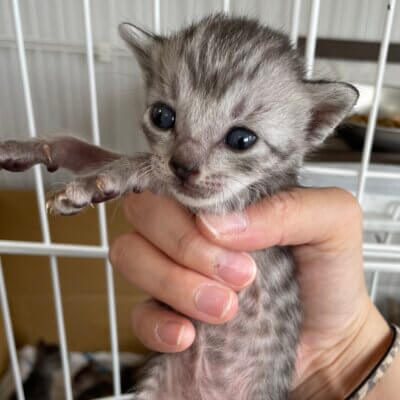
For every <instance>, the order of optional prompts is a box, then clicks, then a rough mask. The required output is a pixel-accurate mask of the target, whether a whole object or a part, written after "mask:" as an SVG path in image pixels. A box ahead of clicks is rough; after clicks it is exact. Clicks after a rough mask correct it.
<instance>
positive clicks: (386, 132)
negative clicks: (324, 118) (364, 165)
mask: <svg viewBox="0 0 400 400" xmlns="http://www.w3.org/2000/svg"><path fill="white" fill-rule="evenodd" d="M353 84H354V86H356V88H357V89H358V90H359V92H360V97H359V99H358V101H357V104H356V105H355V107H354V109H353V111H354V112H353V115H352V116H350V117H349V118H348V119H347V120H345V121H344V122H343V123H342V124H341V125H340V126H339V127H338V128H337V132H338V133H339V135H340V136H341V137H342V138H343V139H344V140H345V141H346V142H347V143H348V144H349V145H350V146H351V147H352V148H353V149H354V150H362V147H363V144H364V139H365V136H366V132H367V125H368V117H367V118H365V117H364V118H363V117H362V116H363V115H366V116H368V115H369V112H370V110H371V107H372V102H373V99H374V91H375V88H374V86H373V85H368V84H361V83H353ZM356 114H358V117H356V116H355V115H356ZM390 120H392V123H391V124H389V123H388V122H389V121H390ZM377 122H378V123H377V125H376V128H375V134H374V144H373V150H374V151H383V152H389V153H394V152H400V127H398V123H399V122H400V88H397V87H389V86H384V87H383V88H382V94H381V100H380V103H379V108H378V121H377ZM388 125H390V126H388Z"/></svg>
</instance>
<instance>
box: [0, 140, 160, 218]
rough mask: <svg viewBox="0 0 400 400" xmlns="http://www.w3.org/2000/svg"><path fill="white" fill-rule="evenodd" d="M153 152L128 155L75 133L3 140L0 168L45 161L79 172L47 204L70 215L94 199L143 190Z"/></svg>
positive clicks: (20, 168)
mask: <svg viewBox="0 0 400 400" xmlns="http://www.w3.org/2000/svg"><path fill="white" fill-rule="evenodd" d="M151 157H154V156H152V155H150V154H140V155H137V156H135V157H127V156H123V155H121V154H117V153H113V152H111V151H108V150H105V149H103V148H101V147H98V146H93V145H91V144H89V143H86V142H84V141H82V140H79V139H76V138H74V137H57V138H54V139H50V140H44V139H31V140H26V141H15V140H8V141H5V142H0V169H2V168H4V169H6V170H9V171H14V172H20V171H25V170H27V169H29V168H31V167H32V166H33V165H36V164H44V165H45V166H46V167H47V169H48V171H50V172H53V171H56V170H57V169H58V168H64V169H67V170H69V171H72V172H74V173H76V174H79V175H84V174H86V175H84V176H80V177H78V178H76V179H75V180H73V181H72V182H70V183H68V184H67V185H65V187H64V188H63V189H61V190H58V191H56V192H53V193H51V194H50V198H49V200H48V202H47V208H48V210H49V211H50V212H52V213H54V214H62V215H71V214H76V213H78V212H79V211H81V210H82V209H83V208H84V207H86V206H87V205H89V204H91V203H99V202H103V201H107V200H109V199H112V198H115V197H117V196H120V195H122V194H123V193H125V192H128V191H130V190H136V191H142V190H144V189H145V188H148V187H149V184H150V183H151V182H153V183H154V179H152V162H151V161H152V160H151Z"/></svg>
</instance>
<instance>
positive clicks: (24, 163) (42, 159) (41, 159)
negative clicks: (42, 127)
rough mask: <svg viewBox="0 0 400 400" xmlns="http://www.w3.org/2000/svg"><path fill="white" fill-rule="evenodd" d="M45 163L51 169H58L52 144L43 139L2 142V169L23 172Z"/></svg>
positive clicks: (0, 163) (0, 148)
mask: <svg viewBox="0 0 400 400" xmlns="http://www.w3.org/2000/svg"><path fill="white" fill-rule="evenodd" d="M41 163H42V164H45V165H46V166H47V169H48V170H49V171H54V170H56V169H57V167H56V166H55V165H53V162H52V159H51V155H50V146H49V145H48V144H47V143H46V142H44V141H41V140H38V139H31V140H25V141H18V140H7V141H5V142H0V169H6V170H8V171H12V172H21V171H25V170H27V169H29V168H31V167H32V166H33V165H35V164H41Z"/></svg>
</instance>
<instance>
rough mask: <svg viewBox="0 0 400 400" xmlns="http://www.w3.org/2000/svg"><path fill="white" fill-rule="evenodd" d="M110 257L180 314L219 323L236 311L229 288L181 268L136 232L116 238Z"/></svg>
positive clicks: (138, 285)
mask: <svg viewBox="0 0 400 400" xmlns="http://www.w3.org/2000/svg"><path fill="white" fill-rule="evenodd" d="M110 259H111V262H112V264H113V265H114V267H116V268H117V269H118V270H119V271H120V272H122V273H123V274H124V275H125V276H126V277H127V278H128V280H130V281H131V282H132V283H134V284H135V285H136V286H137V287H139V288H140V289H142V290H144V291H146V292H147V293H150V295H151V296H152V297H154V298H156V299H157V300H160V301H161V302H163V303H165V304H168V305H170V306H171V307H172V308H174V309H175V310H177V311H179V312H181V313H182V314H185V315H188V316H190V317H192V318H195V319H198V320H201V321H204V322H208V323H212V324H219V323H223V322H226V321H228V320H229V319H231V318H232V317H233V316H234V315H235V313H236V311H237V296H236V293H235V292H234V291H233V290H232V289H230V288H228V287H227V286H224V285H222V284H220V283H218V282H216V281H214V280H211V279H209V278H207V277H205V276H203V275H201V274H199V273H197V272H194V271H191V270H188V269H186V268H182V267H181V266H180V265H178V264H176V263H175V262H173V261H172V260H170V259H169V258H168V257H167V256H166V255H165V254H163V253H162V252H161V251H160V250H158V249H157V248H156V247H154V246H153V245H152V244H151V243H149V242H148V241H147V240H146V239H144V238H143V237H142V236H140V235H139V234H137V233H130V234H126V235H124V236H121V237H120V238H118V239H117V240H116V241H115V242H114V244H113V245H112V246H111V250H110Z"/></svg>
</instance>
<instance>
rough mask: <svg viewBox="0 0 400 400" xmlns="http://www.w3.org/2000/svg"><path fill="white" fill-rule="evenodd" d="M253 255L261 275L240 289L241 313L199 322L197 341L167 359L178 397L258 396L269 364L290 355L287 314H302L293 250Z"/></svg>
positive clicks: (220, 397) (168, 369) (210, 398)
mask: <svg viewBox="0 0 400 400" xmlns="http://www.w3.org/2000/svg"><path fill="white" fill-rule="evenodd" d="M252 256H253V257H254V259H255V261H256V264H257V266H258V273H257V277H256V280H255V282H254V283H253V284H252V285H251V286H250V287H249V288H247V289H245V290H243V291H242V292H240V293H239V310H238V313H237V315H236V316H235V317H234V318H233V319H232V320H231V321H229V322H227V323H225V324H223V325H208V324H203V323H198V322H195V325H196V331H197V336H196V340H195V342H194V344H193V345H192V346H191V347H190V348H189V349H188V350H187V351H185V352H184V353H182V354H181V355H176V356H174V357H168V358H167V359H166V362H167V364H168V366H167V371H169V372H168V374H172V375H173V377H171V376H170V379H168V381H170V382H176V381H177V380H179V382H181V384H180V388H179V390H180V391H182V392H181V393H180V394H178V393H175V395H176V396H178V397H176V398H182V399H186V398H187V399H193V400H195V399H197V398H198V399H207V400H212V399H218V400H220V399H225V398H232V399H258V398H259V397H258V396H257V393H258V391H260V393H262V390H263V389H264V388H262V385H263V382H265V379H264V375H265V371H266V368H268V367H270V366H271V364H272V362H273V360H274V359H276V358H279V357H281V355H282V353H286V355H285V358H287V352H288V351H292V352H293V350H289V349H290V348H293V340H292V339H291V337H293V335H291V334H290V333H289V331H290V329H291V328H290V321H287V319H286V318H287V315H288V313H287V311H288V310H292V311H291V312H292V314H293V316H292V318H294V319H296V318H297V316H296V315H297V311H296V307H297V288H296V284H295V282H294V279H293V263H292V260H291V256H290V254H289V253H288V252H287V251H286V250H283V249H277V248H274V249H269V250H263V251H260V252H256V253H253V254H252ZM291 282H294V284H293V285H292V284H291ZM291 292H292V293H291ZM282 313H285V314H284V317H283V315H282ZM289 317H291V315H290V313H289ZM282 321H286V322H282ZM295 330H296V329H294V331H295ZM294 336H297V332H295V333H294ZM282 344H283V345H282ZM285 346H286V348H285ZM170 389H171V390H172V391H173V390H174V388H173V387H171V388H170ZM196 396H198V397H196Z"/></svg>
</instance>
